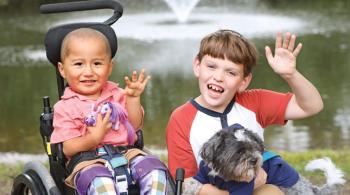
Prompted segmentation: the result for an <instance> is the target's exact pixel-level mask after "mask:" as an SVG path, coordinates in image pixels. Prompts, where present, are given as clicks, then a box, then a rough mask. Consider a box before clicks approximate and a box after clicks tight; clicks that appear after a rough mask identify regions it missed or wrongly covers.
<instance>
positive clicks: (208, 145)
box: [200, 131, 225, 162]
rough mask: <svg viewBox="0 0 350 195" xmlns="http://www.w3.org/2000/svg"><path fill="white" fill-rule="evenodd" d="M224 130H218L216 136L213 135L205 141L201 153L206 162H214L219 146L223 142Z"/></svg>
mask: <svg viewBox="0 0 350 195" xmlns="http://www.w3.org/2000/svg"><path fill="white" fill-rule="evenodd" d="M223 133H225V132H223V131H219V132H217V133H216V134H215V135H214V136H212V137H211V138H210V139H209V140H208V141H207V142H205V143H204V144H203V146H202V149H201V151H200V155H201V157H202V159H203V160H204V161H206V162H213V161H214V160H215V157H216V155H217V152H219V151H218V148H219V147H220V144H221V143H222V142H223V135H222V134H223Z"/></svg>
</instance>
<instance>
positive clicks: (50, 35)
mask: <svg viewBox="0 0 350 195" xmlns="http://www.w3.org/2000/svg"><path fill="white" fill-rule="evenodd" d="M78 28H92V29H95V30H98V31H99V32H101V33H102V34H104V35H105V36H106V38H107V40H108V42H109V45H110V47H111V54H112V58H113V57H114V56H115V54H116V52H117V49H118V43H117V36H116V35H115V32H114V30H113V28H112V27H110V26H109V25H107V24H103V23H74V24H64V25H60V26H55V27H52V28H50V29H49V31H48V32H47V33H46V36H45V48H46V56H47V59H49V61H50V62H51V63H52V64H53V65H54V66H57V63H58V62H60V61H61V45H62V41H63V39H64V37H65V36H66V35H67V34H68V33H70V32H72V31H73V30H76V29H78Z"/></svg>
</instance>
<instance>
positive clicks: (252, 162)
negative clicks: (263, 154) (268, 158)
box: [249, 158, 258, 165]
mask: <svg viewBox="0 0 350 195" xmlns="http://www.w3.org/2000/svg"><path fill="white" fill-rule="evenodd" d="M257 162H258V159H256V158H254V159H250V160H249V163H250V164H251V165H256V163H257Z"/></svg>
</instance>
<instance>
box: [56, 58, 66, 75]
mask: <svg viewBox="0 0 350 195" xmlns="http://www.w3.org/2000/svg"><path fill="white" fill-rule="evenodd" d="M57 68H58V71H59V72H60V74H61V76H62V77H63V78H66V77H65V74H64V69H63V64H62V63H61V62H58V63H57Z"/></svg>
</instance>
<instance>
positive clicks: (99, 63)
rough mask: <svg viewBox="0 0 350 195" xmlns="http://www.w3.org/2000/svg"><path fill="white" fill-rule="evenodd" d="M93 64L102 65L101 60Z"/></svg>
mask: <svg viewBox="0 0 350 195" xmlns="http://www.w3.org/2000/svg"><path fill="white" fill-rule="evenodd" d="M94 65H95V66H99V65H102V62H95V63H94Z"/></svg>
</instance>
